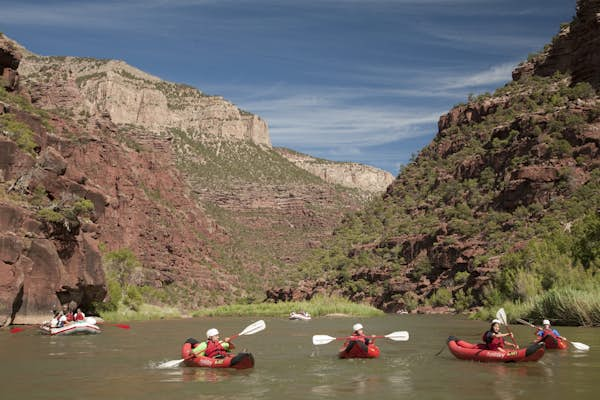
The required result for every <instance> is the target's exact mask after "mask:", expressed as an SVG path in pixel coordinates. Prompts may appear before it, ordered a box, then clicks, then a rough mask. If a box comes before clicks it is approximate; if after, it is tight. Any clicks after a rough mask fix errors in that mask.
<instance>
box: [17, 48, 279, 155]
mask: <svg viewBox="0 0 600 400" xmlns="http://www.w3.org/2000/svg"><path fill="white" fill-rule="evenodd" d="M19 72H20V73H21V75H22V77H23V79H24V81H25V82H26V86H27V87H28V90H29V92H30V94H31V98H32V101H33V102H34V104H36V105H38V106H40V107H43V108H50V109H55V108H60V109H69V110H73V112H74V114H75V115H80V116H81V117H85V119H86V120H96V119H102V118H106V117H108V118H109V119H110V121H111V122H112V123H114V124H117V125H136V126H139V127H143V128H144V129H146V130H148V131H150V132H154V133H155V134H167V133H168V131H169V130H171V129H178V130H181V131H185V132H188V133H189V135H190V138H191V139H192V140H200V139H202V140H223V139H225V140H245V141H251V142H253V143H256V144H259V145H264V146H269V147H270V146H271V141H270V137H269V129H268V127H267V124H266V122H265V121H264V120H262V119H261V118H260V117H258V116H256V115H253V114H250V113H247V112H245V111H243V110H240V109H239V108H237V107H236V106H235V105H233V104H231V103H230V102H228V101H226V100H224V99H223V98H222V97H219V96H208V95H205V94H204V93H202V92H200V91H199V90H197V89H195V88H193V87H190V86H186V85H181V84H174V83H170V82H166V81H163V80H161V79H159V78H157V77H155V76H152V75H150V74H147V73H145V72H142V71H140V70H138V69H136V68H133V67H131V66H130V65H127V64H126V63H124V62H122V61H115V60H93V59H83V58H77V57H61V58H56V57H40V56H35V55H31V54H30V55H28V56H27V57H25V58H24V59H23V61H22V62H21V65H20V67H19Z"/></svg>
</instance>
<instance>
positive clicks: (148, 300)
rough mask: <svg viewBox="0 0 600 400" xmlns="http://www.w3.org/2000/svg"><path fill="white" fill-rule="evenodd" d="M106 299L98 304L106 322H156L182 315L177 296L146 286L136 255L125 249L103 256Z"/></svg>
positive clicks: (98, 309)
mask: <svg viewBox="0 0 600 400" xmlns="http://www.w3.org/2000/svg"><path fill="white" fill-rule="evenodd" d="M102 265H103V268H104V273H105V275H106V286H107V289H108V293H107V297H106V299H105V301H104V302H102V303H97V304H95V308H96V311H97V312H99V314H100V315H101V316H102V317H103V318H104V319H106V320H110V321H116V320H125V319H126V320H132V319H156V318H169V317H177V316H179V315H180V314H179V311H178V310H177V308H175V307H173V305H176V304H177V302H176V298H177V297H176V294H175V293H174V292H172V291H170V290H168V289H158V288H155V287H152V286H149V285H146V284H145V283H144V282H145V281H146V276H145V271H144V268H143V267H142V264H141V263H140V261H139V260H138V259H137V257H136V256H135V254H133V252H132V251H131V250H129V249H126V248H123V249H119V250H115V251H111V252H108V253H105V254H103V257H102Z"/></svg>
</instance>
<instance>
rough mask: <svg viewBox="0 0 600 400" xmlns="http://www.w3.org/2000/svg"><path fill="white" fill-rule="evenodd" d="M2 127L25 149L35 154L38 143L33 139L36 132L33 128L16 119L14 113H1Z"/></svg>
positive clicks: (0, 126) (0, 125)
mask: <svg viewBox="0 0 600 400" xmlns="http://www.w3.org/2000/svg"><path fill="white" fill-rule="evenodd" d="M0 128H2V130H3V131H4V132H5V133H6V134H7V135H8V137H10V138H11V139H12V140H14V141H15V143H16V144H17V146H19V148H20V149H22V150H23V151H25V152H27V153H29V154H32V155H34V154H35V148H36V147H38V144H37V143H36V142H35V141H34V140H33V137H34V133H33V131H32V130H31V128H30V127H29V126H28V125H26V124H24V123H22V122H19V121H17V120H16V119H15V117H14V115H12V114H2V115H0Z"/></svg>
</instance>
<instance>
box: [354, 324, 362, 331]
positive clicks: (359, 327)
mask: <svg viewBox="0 0 600 400" xmlns="http://www.w3.org/2000/svg"><path fill="white" fill-rule="evenodd" d="M360 329H363V326H362V325H361V324H354V325H352V330H353V331H354V332H356V331H358V330H360Z"/></svg>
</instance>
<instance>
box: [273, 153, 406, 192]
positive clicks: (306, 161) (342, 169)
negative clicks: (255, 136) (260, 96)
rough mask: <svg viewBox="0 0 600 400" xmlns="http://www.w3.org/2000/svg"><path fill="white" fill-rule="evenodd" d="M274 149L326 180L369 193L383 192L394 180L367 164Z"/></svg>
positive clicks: (387, 174) (390, 175)
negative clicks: (334, 160)
mask: <svg viewBox="0 0 600 400" xmlns="http://www.w3.org/2000/svg"><path fill="white" fill-rule="evenodd" d="M275 151H277V152H278V153H279V154H281V155H282V156H284V157H285V158H287V159H288V160H290V161H291V162H292V163H294V164H295V165H297V166H298V167H300V168H302V169H303V170H306V171H308V172H310V173H311V174H313V175H316V176H318V177H319V178H321V179H323V180H324V181H326V182H329V183H333V184H335V185H341V186H344V187H348V188H353V189H359V190H361V191H364V192H367V193H370V194H378V193H383V192H385V190H386V189H387V187H388V186H389V185H390V183H392V182H393V180H394V176H393V175H392V174H390V173H389V172H387V171H383V170H380V169H378V168H374V167H370V166H368V165H363V164H358V163H350V162H346V163H342V162H332V161H329V160H323V159H319V158H314V157H311V156H309V155H307V154H301V153H298V152H295V151H293V150H289V149H285V148H276V149H275Z"/></svg>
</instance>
